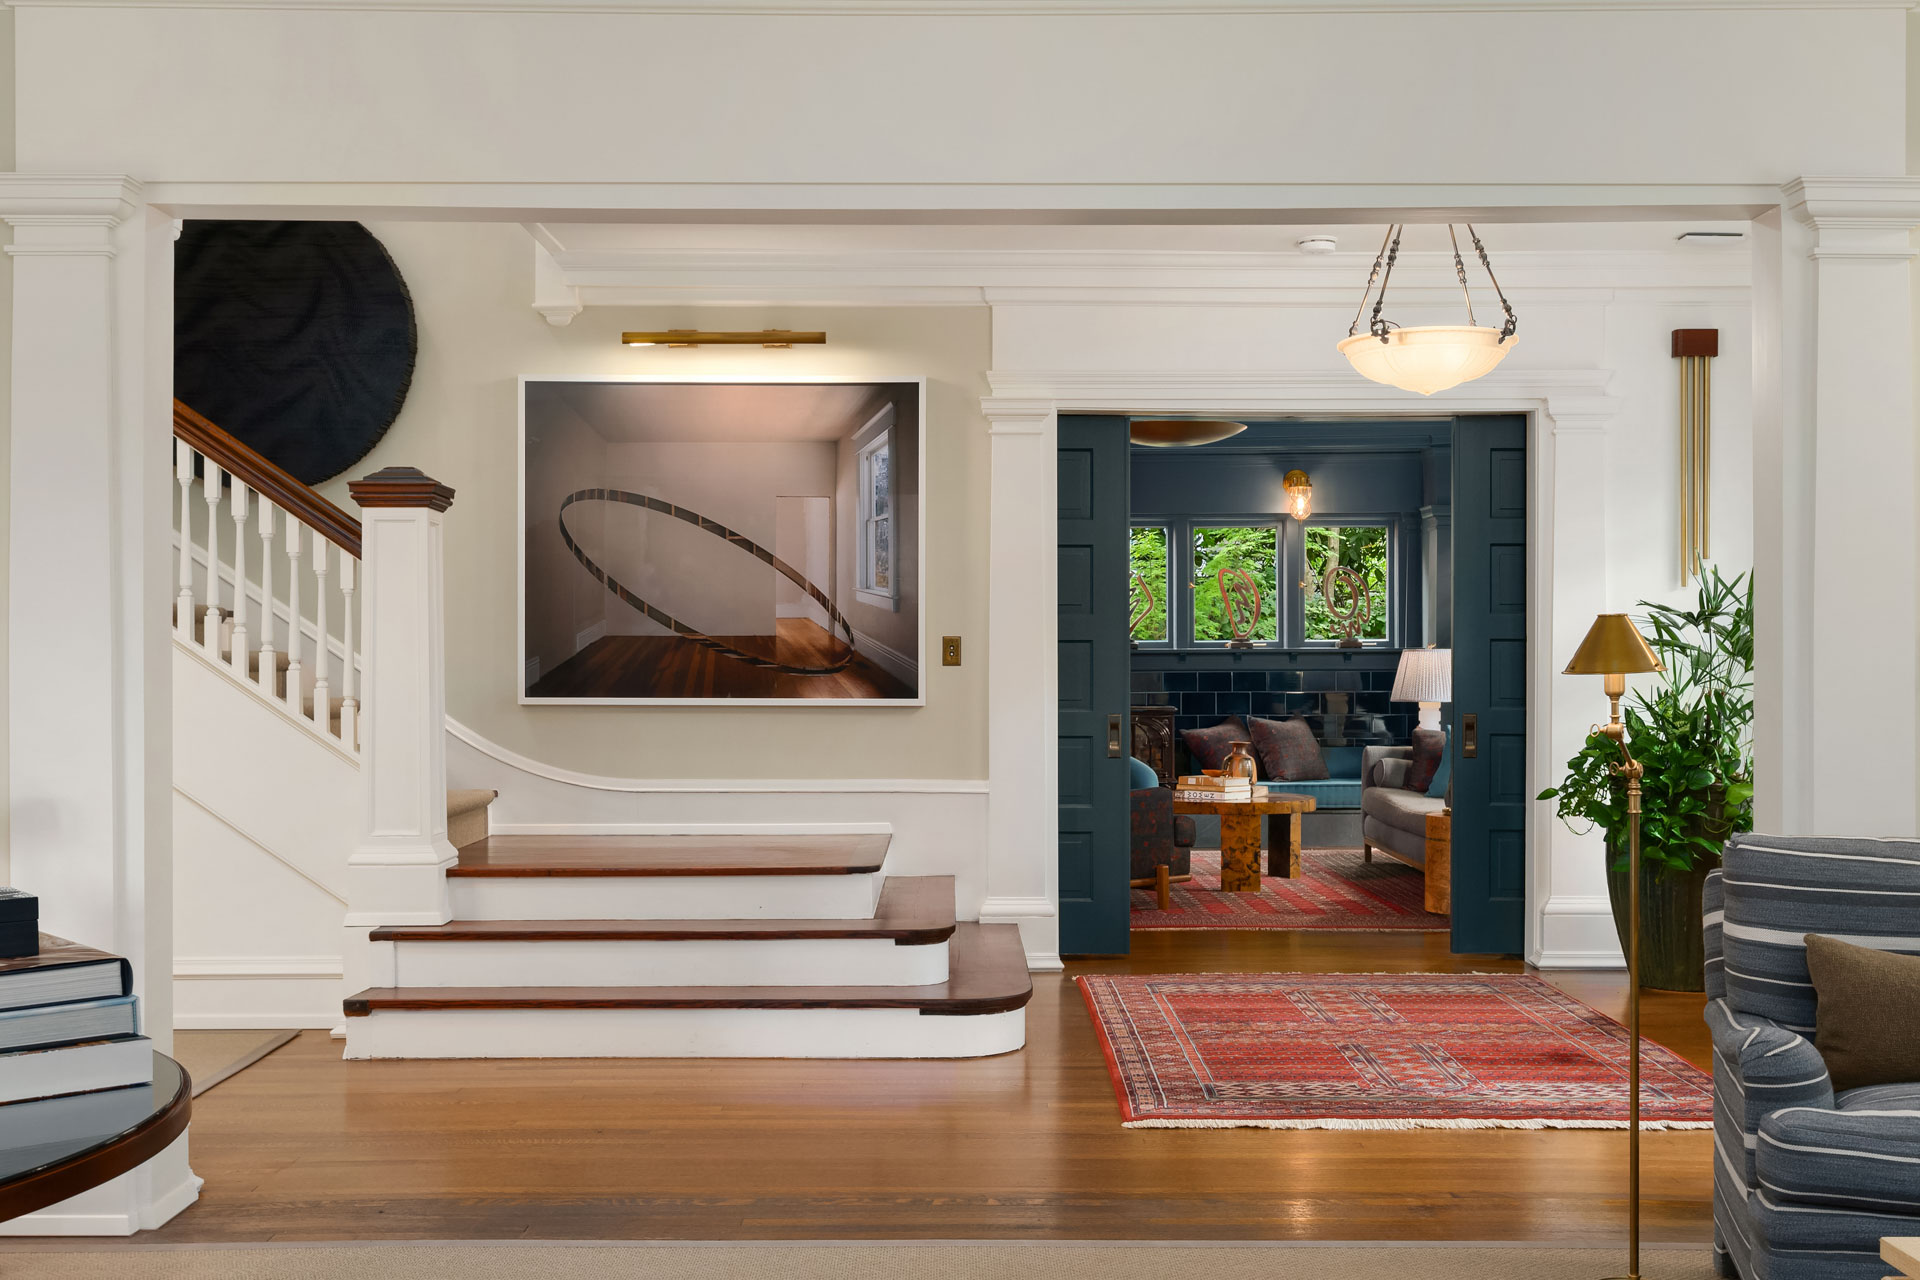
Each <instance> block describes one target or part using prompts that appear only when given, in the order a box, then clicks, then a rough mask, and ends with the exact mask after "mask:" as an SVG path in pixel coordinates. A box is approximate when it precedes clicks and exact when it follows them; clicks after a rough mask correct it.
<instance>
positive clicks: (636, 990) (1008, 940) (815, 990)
mask: <svg viewBox="0 0 1920 1280" xmlns="http://www.w3.org/2000/svg"><path fill="white" fill-rule="evenodd" d="M947 964H948V973H949V975H950V976H949V977H948V978H947V980H946V981H945V982H940V983H935V984H933V985H931V986H924V987H373V988H370V989H368V990H366V991H362V992H360V993H359V994H358V995H354V996H349V997H347V999H346V1000H345V1001H344V1002H343V1007H344V1008H345V1010H346V1014H347V1016H348V1017H350V1018H363V1017H367V1016H369V1015H371V1014H374V1013H377V1012H380V1011H382V1010H442V1011H445V1010H456V1011H472V1010H482V1009H917V1010H919V1012H920V1013H921V1014H923V1015H928V1016H947V1017H966V1016H972V1015H979V1014H989V1013H1006V1012H1008V1011H1010V1010H1013V1009H1019V1008H1023V1007H1024V1006H1025V1005H1026V1003H1027V1001H1028V1000H1030V999H1031V998H1032V997H1033V983H1032V981H1031V980H1030V979H1029V977H1028V976H1027V955H1026V951H1025V950H1024V948H1022V946H1021V944H1020V930H1019V928H1018V926H1016V925H1010V924H961V925H958V926H957V927H956V928H955V930H954V934H953V941H952V943H951V949H950V951H949V953H948V961H947Z"/></svg>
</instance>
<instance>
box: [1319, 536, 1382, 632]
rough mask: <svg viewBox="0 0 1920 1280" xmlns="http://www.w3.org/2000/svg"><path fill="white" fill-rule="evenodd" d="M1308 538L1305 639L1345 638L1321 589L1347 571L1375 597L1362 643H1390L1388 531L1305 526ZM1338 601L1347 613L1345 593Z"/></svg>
mask: <svg viewBox="0 0 1920 1280" xmlns="http://www.w3.org/2000/svg"><path fill="white" fill-rule="evenodd" d="M1306 534H1307V586H1306V590H1305V591H1303V592H1302V593H1301V594H1302V595H1303V596H1304V597H1305V600H1304V605H1305V609H1304V617H1305V623H1306V638H1307V639H1309V640H1338V639H1341V638H1342V637H1343V636H1345V635H1346V629H1345V627H1344V626H1343V625H1342V624H1341V623H1340V622H1339V621H1338V620H1336V619H1335V618H1334V616H1333V614H1332V613H1331V611H1329V610H1328V608H1327V598H1326V596H1325V595H1324V594H1323V593H1322V589H1321V584H1322V583H1324V582H1325V581H1326V576H1327V574H1328V573H1330V572H1332V570H1333V569H1334V568H1335V567H1338V566H1344V567H1346V568H1348V569H1353V570H1355V571H1357V572H1358V573H1359V574H1360V576H1361V577H1362V578H1364V579H1365V580H1366V583H1367V586H1368V587H1369V588H1370V589H1371V591H1372V594H1373V600H1372V610H1373V611H1372V614H1371V616H1369V617H1368V619H1367V623H1366V625H1365V626H1363V627H1362V628H1360V638H1361V639H1362V640H1385V639H1386V638H1387V585H1388V580H1387V531H1386V528H1385V527H1384V526H1381V525H1330V524H1310V525H1308V526H1306ZM1334 599H1335V600H1336V601H1337V602H1338V603H1339V604H1340V605H1341V607H1342V608H1344V607H1346V604H1347V592H1346V589H1345V587H1341V588H1340V589H1338V590H1337V591H1336V592H1335V593H1334Z"/></svg>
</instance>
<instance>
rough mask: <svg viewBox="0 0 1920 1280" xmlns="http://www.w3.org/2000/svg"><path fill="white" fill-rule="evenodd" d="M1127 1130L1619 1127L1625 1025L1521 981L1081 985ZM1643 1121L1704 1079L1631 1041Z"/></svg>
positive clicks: (1679, 1125) (1685, 1117)
mask: <svg viewBox="0 0 1920 1280" xmlns="http://www.w3.org/2000/svg"><path fill="white" fill-rule="evenodd" d="M1079 983H1080V991H1081V994H1082V995H1084V996H1085V997H1086V1001H1087V1007H1088V1009H1090V1010H1091V1011H1092V1013H1093V1020H1094V1024H1095V1025H1096V1027H1098V1029H1099V1033H1100V1042H1101V1047H1102V1048H1103V1049H1104V1050H1105V1052H1106V1056H1107V1067H1108V1069H1109V1070H1110V1071H1111V1072H1112V1074H1113V1087H1114V1092H1115V1093H1117V1094H1118V1095H1119V1100H1120V1113H1121V1120H1122V1122H1123V1123H1124V1124H1125V1125H1126V1126H1127V1127H1128V1128H1155V1129H1170V1128H1210V1129H1231V1128H1243V1127H1245V1128H1265V1129H1624V1128H1626V1125H1627V1044H1628V1040H1627V1029H1626V1028H1625V1027H1623V1026H1621V1025H1620V1024H1619V1023H1617V1022H1615V1021H1614V1020H1613V1019H1611V1018H1609V1017H1607V1016H1606V1015H1605V1014H1602V1013H1600V1012H1599V1011H1598V1010H1595V1009H1592V1008H1589V1007H1588V1006H1587V1005H1585V1004H1582V1003H1581V1002H1580V1001H1578V1000H1575V999H1574V998H1573V997H1572V996H1569V995H1567V994H1566V993H1565V992H1563V991H1560V990H1559V989H1557V988H1555V987H1552V986H1549V985H1548V984H1547V983H1545V982H1542V981H1541V980H1540V979H1538V978H1535V977H1532V976H1531V975H1528V974H1517V973H1513V974H1508V973H1501V974H1451V973H1404V974H1358V973H1338V974H1313V973H1199V974H1135V975H1125V974H1111V975H1109V974H1099V975H1095V976H1090V977H1083V978H1081V979H1079ZM1641 1046H1642V1047H1641V1059H1640V1061H1641V1072H1642V1075H1641V1095H1640V1096H1641V1122H1642V1125H1643V1126H1644V1127H1646V1128H1650V1129H1706V1128H1711V1127H1712V1123H1713V1080H1712V1077H1710V1076H1708V1075H1707V1073H1705V1072H1704V1071H1701V1070H1700V1069H1699V1068H1697V1067H1695V1066H1693V1065H1692V1064H1691V1063H1688V1062H1687V1061H1685V1060H1684V1059H1682V1058H1681V1057H1679V1055H1677V1054H1675V1053H1673V1052H1672V1051H1670V1050H1668V1049H1664V1048H1662V1047H1661V1046H1659V1045H1657V1044H1654V1043H1652V1042H1651V1041H1648V1040H1644V1039H1643V1040H1642V1041H1641Z"/></svg>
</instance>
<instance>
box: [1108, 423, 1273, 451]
mask: <svg viewBox="0 0 1920 1280" xmlns="http://www.w3.org/2000/svg"><path fill="white" fill-rule="evenodd" d="M1246 429H1247V424H1246V423H1244V422H1226V421H1222V420H1220V419H1217V418H1134V419H1133V420H1131V421H1130V422H1128V423H1127V439H1128V440H1130V441H1132V442H1133V443H1134V444H1144V445H1151V446H1153V447H1154V448H1156V449H1170V448H1176V447H1180V446H1187V445H1198V444H1218V443H1220V441H1222V440H1228V439H1231V438H1232V437H1234V436H1237V435H1239V434H1240V433H1241V432H1242V431H1245V430H1246Z"/></svg>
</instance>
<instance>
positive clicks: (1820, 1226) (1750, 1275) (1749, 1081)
mask: <svg viewBox="0 0 1920 1280" xmlns="http://www.w3.org/2000/svg"><path fill="white" fill-rule="evenodd" d="M1705 913H1706V942H1707V972H1706V979H1707V1011H1706V1017H1707V1025H1708V1026H1709V1027H1710V1028H1712V1031H1713V1131H1714V1167H1713V1223H1714V1227H1713V1237H1714V1239H1713V1249H1714V1261H1715V1263H1716V1265H1717V1266H1718V1268H1719V1271H1720V1274H1721V1275H1723V1276H1730V1277H1731V1276H1740V1277H1743V1278H1744V1280H1880V1278H1881V1277H1883V1276H1885V1275H1886V1274H1887V1272H1888V1270H1889V1268H1888V1265H1887V1264H1886V1263H1884V1262H1882V1261H1881V1260H1880V1255H1879V1248H1880V1238H1881V1237H1882V1236H1916V1235H1920V1080H1916V1081H1914V1082H1912V1083H1907V1084H1882V1085H1874V1086H1871V1087H1868V1088H1860V1089H1849V1090H1846V1091H1844V1092H1841V1093H1838V1094H1836V1093H1835V1092H1834V1089H1833V1083H1832V1081H1831V1080H1830V1079H1829V1078H1828V1075H1827V1067H1826V1063H1825V1062H1824V1061H1823V1060H1822V1059H1821V1057H1820V1054H1819V1051H1818V1050H1817V1049H1815V1048H1814V1044H1813V1040H1814V1037H1816V1036H1817V1035H1818V1031H1817V1025H1818V1022H1819V1010H1818V1007H1817V1006H1818V1000H1817V998H1816V996H1815V993H1814V989H1813V985H1812V983H1811V982H1810V981H1809V979H1808V975H1807V958H1806V942H1805V937H1806V935H1807V934H1809V933H1821V934H1833V935H1839V936H1842V937H1844V938H1845V939H1846V940H1848V941H1851V942H1854V943H1856V944H1859V945H1863V946H1872V947H1875V948H1877V949H1880V950H1885V951H1903V952H1909V953H1920V841H1915V840H1854V839H1839V838H1828V837H1785V836H1765V835H1756V834H1748V835H1740V836H1735V837H1734V838H1733V839H1732V840H1731V841H1730V842H1728V844H1727V847H1726V851H1725V861H1724V865H1723V867H1722V869H1721V870H1718V871H1715V872H1713V873H1712V874H1711V875H1710V876H1708V878H1707V888H1706V900H1705Z"/></svg>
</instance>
